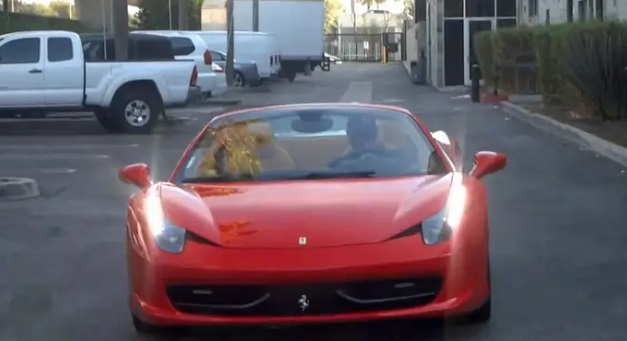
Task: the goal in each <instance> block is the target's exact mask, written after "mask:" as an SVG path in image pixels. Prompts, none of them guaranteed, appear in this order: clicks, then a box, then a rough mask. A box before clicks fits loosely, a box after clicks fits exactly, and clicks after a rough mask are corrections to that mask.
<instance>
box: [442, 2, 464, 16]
mask: <svg viewBox="0 0 627 341" xmlns="http://www.w3.org/2000/svg"><path fill="white" fill-rule="evenodd" d="M444 16H445V17H447V18H461V17H463V16H464V0H444Z"/></svg>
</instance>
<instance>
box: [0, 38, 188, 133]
mask: <svg viewBox="0 0 627 341" xmlns="http://www.w3.org/2000/svg"><path fill="white" fill-rule="evenodd" d="M197 79H198V70H197V67H196V66H195V65H194V63H193V62H192V61H177V60H169V61H167V60H165V61H146V62H139V61H137V62H107V61H105V62H90V61H88V60H87V59H86V57H85V54H84V52H83V43H82V41H81V38H80V36H79V35H78V34H76V33H74V32H68V31H30V32H15V33H9V34H5V35H2V36H0V114H2V113H3V112H4V113H7V112H11V113H12V112H15V111H20V110H22V111H33V110H39V111H48V112H61V111H63V112H67V111H85V110H86V109H87V110H93V111H94V113H95V115H96V118H97V120H98V122H100V124H101V125H102V126H103V127H105V128H106V129H108V130H109V131H116V132H117V131H123V132H128V133H146V132H150V131H151V130H152V128H153V127H154V126H155V124H156V122H157V121H158V119H159V116H160V115H161V114H162V113H163V112H164V108H165V107H168V106H180V105H186V104H187V102H188V100H189V99H193V98H197V96H198V94H199V91H198V90H199V89H198V87H197V86H196V81H197Z"/></svg>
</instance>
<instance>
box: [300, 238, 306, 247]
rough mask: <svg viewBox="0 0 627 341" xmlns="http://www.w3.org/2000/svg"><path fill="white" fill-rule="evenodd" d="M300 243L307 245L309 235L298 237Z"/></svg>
mask: <svg viewBox="0 0 627 341" xmlns="http://www.w3.org/2000/svg"><path fill="white" fill-rule="evenodd" d="M298 245H307V237H300V238H298Z"/></svg>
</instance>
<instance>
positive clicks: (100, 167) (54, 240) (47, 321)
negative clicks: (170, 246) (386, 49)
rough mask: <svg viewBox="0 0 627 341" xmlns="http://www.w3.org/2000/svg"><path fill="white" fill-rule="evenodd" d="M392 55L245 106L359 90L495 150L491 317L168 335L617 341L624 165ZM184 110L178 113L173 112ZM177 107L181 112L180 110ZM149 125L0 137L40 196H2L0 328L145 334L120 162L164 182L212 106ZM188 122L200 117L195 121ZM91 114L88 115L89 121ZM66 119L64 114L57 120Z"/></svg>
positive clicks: (622, 334)
mask: <svg viewBox="0 0 627 341" xmlns="http://www.w3.org/2000/svg"><path fill="white" fill-rule="evenodd" d="M409 84H410V83H409V80H408V78H407V76H406V74H405V73H404V72H403V71H402V69H401V68H400V66H399V65H379V64H343V65H340V66H337V67H336V68H334V69H333V71H332V72H330V73H314V76H312V77H308V78H304V77H303V78H297V80H296V81H295V82H294V83H293V84H288V83H277V84H273V87H272V88H271V89H270V90H269V91H267V92H265V93H264V92H255V93H252V94H250V95H249V94H245V95H243V96H248V97H244V101H245V102H247V103H246V104H247V105H267V104H284V103H298V102H332V101H340V100H342V101H365V102H375V103H386V104H393V105H400V106H404V107H407V108H409V109H411V110H413V111H414V112H416V113H417V115H418V116H419V117H420V118H421V119H423V120H424V121H425V122H426V123H427V124H428V125H429V126H430V127H432V129H445V130H447V131H449V132H451V133H452V134H453V135H454V136H455V137H456V138H458V139H459V141H460V143H461V144H462V146H463V148H464V150H465V151H466V155H465V157H466V163H467V166H470V164H471V162H472V154H473V153H474V152H475V151H477V150H483V149H489V150H496V151H502V152H506V153H507V154H508V156H509V162H510V164H509V166H508V168H507V169H506V170H504V171H503V172H502V173H500V174H497V175H494V176H491V177H490V178H488V179H486V183H487V184H488V188H489V193H490V196H491V197H490V204H491V212H490V214H491V216H490V218H491V227H492V231H491V243H492V245H491V251H492V257H491V261H492V274H493V290H494V293H493V295H494V302H493V304H494V308H493V309H494V311H493V314H494V315H493V319H492V321H491V322H490V324H489V325H487V326H478V327H469V326H447V327H446V328H437V327H438V326H437V325H436V326H433V325H430V324H416V323H413V322H412V323H407V324H400V323H393V324H387V323H385V324H369V325H366V326H364V325H346V326H316V327H312V328H290V329H286V330H259V329H242V328H239V329H230V330H226V331H212V332H207V331H199V332H192V333H191V334H189V335H186V336H183V337H181V338H178V339H177V340H182V341H188V340H189V341H191V340H206V339H211V340H220V341H223V340H237V341H246V340H256V341H259V340H277V339H280V340H299V341H303V340H306V341H321V340H327V341H333V340H341V341H349V340H355V341H370V340H372V341H378V340H383V339H386V340H398V341H408V340H431V341H436V340H437V341H440V340H447V341H450V340H495V341H518V340H521V341H529V340H534V341H535V340H538V341H542V340H551V341H561V340H568V341H573V340H585V341H589V340H595V341H596V340H625V339H627V331H626V330H625V328H624V326H623V325H624V323H623V322H624V319H625V314H626V312H625V310H624V307H625V306H627V295H626V294H625V293H624V290H623V289H624V288H625V287H626V286H627V276H626V275H624V274H622V273H621V272H620V270H619V269H621V268H622V267H621V265H622V264H624V263H625V262H626V261H627V249H625V248H624V242H625V240H627V229H625V228H624V225H625V223H624V222H625V221H627V211H626V210H625V209H624V205H625V203H626V202H627V186H626V184H627V179H626V177H627V175H626V174H625V173H621V171H622V169H621V168H620V167H619V166H618V165H615V164H612V163H611V162H609V161H607V160H604V159H601V158H598V157H596V156H595V155H593V154H591V153H589V152H585V151H581V150H579V149H578V148H576V147H574V146H571V145H568V144H565V143H563V142H562V141H560V140H558V139H556V138H553V137H551V136H548V135H546V134H544V133H542V132H539V131H536V130H534V129H532V128H531V127H529V126H527V125H525V124H524V123H521V122H518V121H516V120H513V119H509V118H508V117H507V116H505V115H504V114H503V113H502V112H500V111H498V110H496V109H495V108H494V107H492V106H485V105H474V104H471V103H470V101H469V100H468V99H464V98H463V97H459V95H458V94H450V93H438V92H436V91H434V90H433V89H430V88H428V87H416V86H411V85H409ZM183 114H184V113H183ZM184 115H187V114H184ZM191 116H192V117H191V118H190V119H188V120H186V121H185V122H187V124H182V125H179V126H176V127H162V128H160V129H162V131H161V133H158V134H155V135H152V136H126V135H108V134H101V133H98V134H83V135H76V134H72V133H71V132H69V133H61V134H54V129H51V130H49V131H44V132H41V131H39V132H38V131H35V132H33V131H31V132H30V133H24V134H12V135H8V134H5V133H4V131H6V130H3V128H2V124H3V123H2V122H0V176H25V177H32V178H35V179H37V180H38V182H39V184H40V186H41V189H42V197H41V198H39V199H35V200H28V201H13V202H0V340H3V341H5V340H6V341H41V340H47V341H56V340H58V341H74V340H76V341H85V340H90V341H99V340H103V341H111V340H144V339H142V338H140V337H139V336H137V335H136V334H135V333H134V331H133V330H132V327H131V325H130V317H129V314H128V310H127V306H126V295H127V288H126V273H125V271H126V270H125V263H124V227H123V225H124V216H123V212H124V209H125V205H126V199H127V198H128V196H129V195H130V193H131V192H132V190H133V189H132V188H129V187H128V186H125V185H122V184H120V183H119V182H118V180H117V174H116V172H117V170H118V169H119V167H121V166H123V165H125V164H128V163H132V162H146V163H148V164H149V165H150V166H151V167H152V170H153V172H154V173H156V177H157V179H163V178H165V177H166V176H167V175H168V173H169V171H170V170H171V169H172V167H173V165H174V163H175V162H176V160H177V158H178V156H179V155H180V153H181V152H182V150H183V148H184V147H185V145H186V143H187V141H188V140H189V139H190V138H191V137H192V136H193V135H194V134H195V133H196V132H197V131H198V130H199V129H200V127H201V126H202V125H203V123H204V122H205V121H206V120H208V119H209V118H210V115H205V116H202V115H196V116H199V117H200V118H199V117H193V116H194V115H191ZM193 118H196V119H195V120H194V119H193ZM94 125H95V123H94ZM60 127H63V125H62V124H60V125H59V128H60Z"/></svg>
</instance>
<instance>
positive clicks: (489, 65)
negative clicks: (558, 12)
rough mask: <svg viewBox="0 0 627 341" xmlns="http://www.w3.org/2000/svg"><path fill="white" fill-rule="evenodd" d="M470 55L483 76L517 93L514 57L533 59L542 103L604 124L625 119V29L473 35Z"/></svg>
mask: <svg viewBox="0 0 627 341" xmlns="http://www.w3.org/2000/svg"><path fill="white" fill-rule="evenodd" d="M475 53H476V55H477V58H478V59H479V65H480V67H481V69H482V70H485V71H484V75H486V77H484V78H485V81H486V84H489V85H491V84H492V82H491V78H495V77H496V78H497V79H499V84H498V85H499V87H500V88H501V89H504V90H506V91H510V92H517V91H519V90H520V89H521V84H520V82H519V79H518V76H517V73H516V72H515V70H516V68H515V64H516V58H517V57H516V56H518V55H520V54H525V53H526V54H527V55H533V56H535V64H536V77H535V80H534V81H535V83H536V84H535V86H536V88H537V89H538V91H539V92H540V93H541V94H542V95H544V98H545V100H547V101H557V102H560V103H565V104H569V105H574V106H577V107H578V109H580V110H581V109H587V111H589V113H590V114H592V115H598V116H599V117H601V118H602V119H604V120H615V119H620V118H625V116H624V114H623V112H624V111H625V110H624V103H625V101H627V98H625V94H624V90H623V89H624V87H623V85H622V83H623V81H624V74H625V72H624V70H625V67H626V66H627V24H625V23H619V22H578V23H567V24H560V25H552V26H538V27H516V28H508V29H502V30H497V31H494V32H483V33H481V34H478V35H477V36H475Z"/></svg>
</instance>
